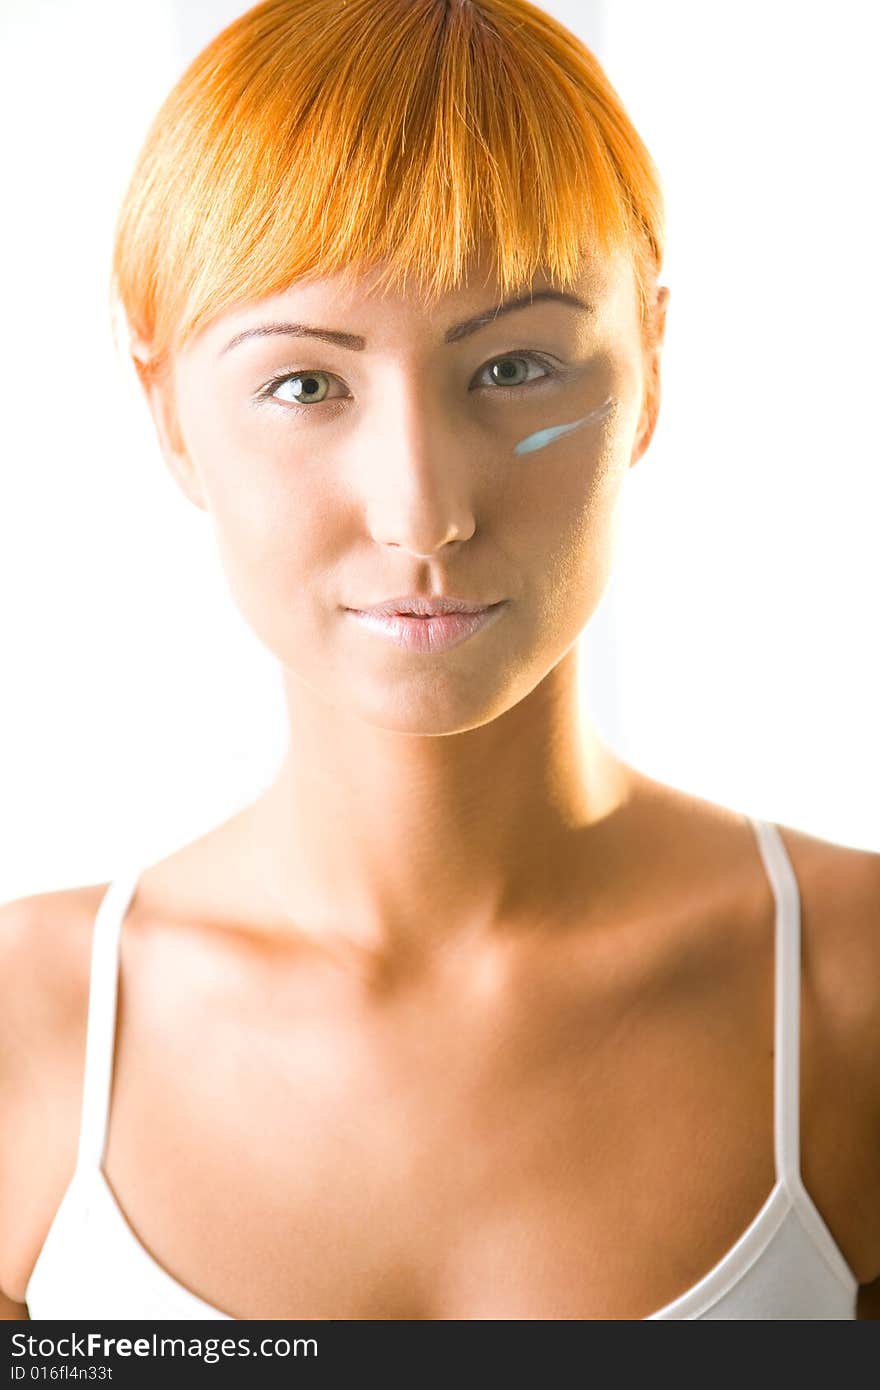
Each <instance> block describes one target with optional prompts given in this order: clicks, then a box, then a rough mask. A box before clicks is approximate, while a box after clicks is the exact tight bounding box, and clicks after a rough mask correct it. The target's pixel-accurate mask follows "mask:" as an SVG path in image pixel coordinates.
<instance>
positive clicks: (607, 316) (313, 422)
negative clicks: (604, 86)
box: [148, 260, 666, 734]
mask: <svg viewBox="0 0 880 1390" xmlns="http://www.w3.org/2000/svg"><path fill="white" fill-rule="evenodd" d="M371 279H372V277H370V278H365V279H363V280H359V281H358V282H357V285H356V288H351V287H347V288H346V287H343V284H342V281H341V277H335V278H331V279H323V280H320V281H318V280H315V281H312V282H308V283H307V282H298V283H297V284H296V285H295V286H294V287H293V288H292V289H290V290H289V291H287V292H285V293H282V294H277V295H273V296H271V297H269V298H266V299H263V300H261V301H259V302H251V303H247V304H244V305H240V306H237V307H236V308H235V309H233V310H230V311H229V312H227V313H225V314H223V315H222V316H220V317H218V318H216V319H214V320H213V321H212V322H211V323H210V324H209V325H208V326H207V328H205V329H204V330H203V331H202V332H201V333H199V334H198V335H197V336H196V337H195V338H194V339H192V340H191V341H190V343H189V344H188V345H187V346H186V347H185V349H184V350H183V351H182V352H181V353H180V354H179V355H178V356H177V358H176V360H175V362H174V364H173V370H172V378H171V386H172V389H173V396H174V398H175V399H176V422H177V426H178V431H177V432H175V428H174V424H173V421H174V418H175V417H174V413H173V412H174V406H173V405H172V402H171V394H170V393H169V391H168V390H167V387H166V388H160V387H153V388H151V389H150V390H149V393H148V394H149V399H150V405H151V409H152V410H153V414H154V417H155V419H156V424H157V429H158V431H159V436H160V442H161V444H162V449H163V453H164V455H165V458H166V461H167V463H168V465H169V467H170V468H171V470H172V473H173V474H174V476H175V478H176V479H177V481H178V483H179V484H180V485H181V487H182V488H183V490H184V491H185V493H186V495H187V496H188V497H189V498H190V499H191V500H192V501H193V502H194V503H195V504H196V505H197V506H199V507H202V508H204V509H205V510H207V512H208V513H209V514H210V517H211V519H212V522H213V525H214V528H215V534H216V537H217V543H218V548H219V553H220V557H221V561H222V563H223V566H224V569H225V572H226V575H227V580H228V583H229V586H230V590H231V593H232V595H233V598H234V600H235V601H236V603H237V606H238V607H239V610H240V611H241V614H242V616H243V617H244V619H245V621H246V622H247V623H248V624H249V626H250V627H251V628H252V630H253V631H254V633H255V634H256V636H257V637H258V638H259V639H260V640H261V641H262V642H263V644H264V645H265V646H266V647H268V648H269V650H270V651H271V652H273V653H274V655H275V656H276V657H277V658H278V660H279V661H280V662H281V664H282V666H283V667H284V668H285V671H286V672H287V673H289V674H290V675H293V676H295V677H297V678H298V679H299V680H300V681H302V682H304V683H305V684H306V685H307V686H308V687H310V688H311V690H312V691H313V692H314V693H315V694H316V695H317V696H318V697H319V698H320V699H322V700H324V701H326V702H329V704H331V705H333V706H336V707H338V708H342V709H344V710H345V711H346V712H348V713H351V714H353V715H355V716H356V717H358V718H361V719H363V720H365V721H367V722H370V723H373V724H376V725H378V726H381V727H383V728H386V729H393V730H397V731H401V732H412V733H435V734H439V733H447V732H456V731H461V730H463V729H466V728H470V727H475V726H476V725H478V724H482V723H484V722H486V721H487V720H489V719H492V718H494V717H497V715H499V714H501V713H503V712H504V711H505V710H506V709H508V708H510V707H512V706H513V705H514V704H516V703H517V702H518V701H520V700H521V699H523V698H524V696H526V695H527V694H528V693H529V692H530V691H531V690H533V689H534V688H535V686H536V685H538V683H539V682H540V681H541V680H542V679H543V678H544V677H545V676H546V675H547V674H548V673H549V672H550V671H551V670H552V669H553V668H554V666H556V664H557V663H558V662H559V661H560V660H561V658H562V657H563V656H564V655H565V653H566V652H567V651H568V650H569V649H570V647H571V646H572V645H573V643H574V642H575V640H576V639H577V637H578V635H579V633H580V632H581V630H582V629H583V627H584V625H585V624H586V622H587V621H588V620H589V618H590V616H591V614H592V613H593V611H594V609H595V608H596V606H597V604H598V602H599V600H600V598H601V596H602V592H603V590H604V587H605V583H606V579H607V577H608V573H609V569H610V564H611V558H612V550H613V545H612V542H613V531H614V526H613V522H614V510H615V504H616V501H617V498H618V494H619V490H620V486H621V482H622V479H623V477H624V476H625V474H626V470H627V469H628V468H629V467H630V465H631V464H632V463H634V462H635V461H636V460H637V458H639V457H640V456H641V454H642V453H643V452H644V450H645V449H646V448H647V445H648V443H649V442H650V436H651V433H652V432H653V426H654V420H655V413H654V411H652V410H650V409H649V408H648V402H647V390H646V388H647V385H648V379H649V377H650V376H651V373H652V371H654V370H655V368H656V358H655V359H652V362H653V364H654V365H652V363H649V362H648V361H647V360H646V358H645V355H644V350H643V347H642V339H641V335H640V328H639V321H638V305H637V294H636V288H635V282H634V279H633V275H632V272H631V270H630V269H629V267H628V266H627V264H626V263H625V262H624V261H622V260H621V261H614V262H610V263H605V264H602V265H600V266H596V267H594V268H592V269H591V270H589V271H586V272H585V273H584V276H583V278H582V281H581V282H580V283H579V284H578V285H577V286H576V289H575V292H576V294H577V296H578V297H579V298H581V299H582V300H583V301H584V303H585V304H586V305H588V306H591V308H589V309H585V308H580V307H577V306H573V305H571V304H569V303H563V302H560V301H559V300H553V299H538V298H537V297H535V298H534V302H533V303H532V304H531V305H528V304H527V305H526V306H525V307H521V308H517V309H515V310H512V311H510V312H506V313H498V314H496V315H494V317H493V313H492V312H490V313H489V314H488V315H487V316H485V317H484V321H482V322H481V323H480V324H479V325H471V326H470V328H461V327H457V326H459V325H461V324H462V323H463V322H464V321H465V320H468V319H473V318H474V317H475V316H477V315H481V316H484V315H485V311H486V310H490V311H494V309H495V308H497V306H498V305H499V303H500V302H501V296H500V295H499V293H498V290H497V283H496V282H495V281H494V280H492V279H485V280H483V279H479V280H477V279H474V278H473V277H472V278H470V279H469V280H468V288H466V289H462V290H458V291H455V292H453V293H450V294H449V295H447V296H446V297H445V298H443V299H442V300H439V301H437V302H436V303H435V304H434V305H433V306H432V307H431V308H430V309H429V308H428V307H426V303H425V302H424V301H422V300H420V299H419V298H417V297H415V296H414V295H413V294H412V293H410V292H408V293H407V294H406V295H405V296H400V295H395V294H391V293H390V292H389V293H384V294H382V295H381V296H380V295H377V294H375V293H371ZM473 284H481V285H482V286H483V287H482V288H477V289H474V288H470V286H471V285H473ZM548 286H549V281H547V280H544V279H536V281H535V282H534V283H533V285H532V294H533V296H537V295H538V293H539V291H540V290H541V289H544V288H547V287H548ZM665 294H666V292H665V291H664V292H663V301H664V303H663V309H662V310H661V311H660V312H665ZM511 297H513V296H511ZM267 325H300V326H301V327H300V331H299V332H297V333H294V332H293V331H287V332H281V331H272V332H265V331H261V332H253V331H252V330H258V329H260V330H264V329H265V328H266V326H267ZM303 326H309V328H310V330H318V329H320V330H332V333H333V335H334V340H333V341H331V340H330V334H329V332H328V333H324V334H322V333H318V332H316V331H310V332H309V333H308V334H306V333H305V332H304V328H303ZM453 328H456V331H455V332H452V331H451V330H452V329H453ZM660 332H661V336H662V323H661V329H660ZM245 335H247V336H245ZM654 380H655V382H656V381H657V378H656V377H655V378H654ZM609 400H610V402H611V404H610V407H609V408H608V409H606V411H605V413H604V414H601V413H599V414H597V416H596V418H595V419H593V420H590V421H588V422H587V423H586V424H582V425H580V426H579V427H578V428H577V429H575V430H572V431H571V432H570V433H565V432H560V434H559V435H558V436H556V437H555V438H553V439H552V440H551V442H549V443H546V444H542V445H541V446H540V447H536V448H533V449H532V451H530V452H523V453H520V454H517V453H515V452H514V450H515V446H516V445H517V444H518V443H520V442H521V441H523V440H525V439H527V438H529V437H530V436H533V435H535V433H536V432H537V431H541V430H544V429H546V428H548V427H552V426H556V425H564V424H568V423H571V422H575V421H578V420H582V419H583V418H584V417H585V416H588V415H589V414H590V412H591V411H594V410H597V408H598V407H600V406H602V405H603V403H605V402H607V401H609ZM539 438H544V436H539ZM533 442H534V441H533ZM409 594H418V595H424V596H429V597H430V596H433V595H438V594H439V595H441V596H447V595H451V596H454V597H458V598H464V599H466V600H468V601H472V602H474V603H497V602H499V601H501V600H503V601H504V602H503V606H502V607H501V608H499V609H498V610H497V613H496V615H495V617H494V619H493V621H491V622H489V623H488V624H486V625H484V626H483V627H482V628H481V629H480V630H478V631H477V632H476V633H475V634H474V635H473V636H471V637H469V638H467V640H464V641H460V642H458V643H457V645H454V646H452V647H449V648H447V649H444V650H435V651H430V652H424V651H414V650H411V649H408V648H405V647H401V646H398V645H396V644H394V643H392V642H391V641H390V640H388V638H387V637H385V636H383V635H381V634H379V633H377V632H376V631H375V630H373V629H371V628H370V627H368V626H366V625H365V624H363V623H362V622H361V621H360V620H358V619H356V618H355V617H354V615H353V614H352V613H351V612H350V611H348V610H350V609H361V608H364V607H368V606H370V605H373V604H376V603H379V602H382V601H384V600H386V599H389V598H394V597H398V596H401V595H409Z"/></svg>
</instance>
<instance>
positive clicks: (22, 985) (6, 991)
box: [0, 883, 108, 1075]
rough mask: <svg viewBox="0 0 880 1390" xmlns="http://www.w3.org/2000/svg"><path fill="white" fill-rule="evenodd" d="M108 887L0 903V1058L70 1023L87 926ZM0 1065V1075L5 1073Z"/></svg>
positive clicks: (78, 995) (81, 977) (84, 971)
mask: <svg viewBox="0 0 880 1390" xmlns="http://www.w3.org/2000/svg"><path fill="white" fill-rule="evenodd" d="M107 887H108V885H107V884H106V883H104V884H89V885H83V886H79V887H75V888H64V889H55V890H52V891H49V892H43V893H33V894H28V895H27V896H24V897H20V898H13V899H11V900H10V901H7V902H4V903H2V904H0V1018H2V1019H3V1020H4V1022H3V1024H2V1026H0V1058H2V1059H4V1060H5V1059H9V1058H10V1057H12V1058H14V1056H15V1054H16V1053H18V1052H20V1051H21V1050H22V1049H24V1048H26V1049H27V1050H28V1052H30V1048H31V1047H32V1046H33V1044H34V1043H35V1042H36V1041H37V1040H38V1039H39V1038H40V1037H43V1038H45V1037H46V1036H47V1035H51V1034H53V1033H54V1032H55V1031H56V1030H57V1029H59V1028H62V1027H64V1026H65V1024H66V1023H68V1022H69V1020H70V1011H71V1006H73V1007H74V1011H77V1010H76V1005H77V1004H78V1002H79V1001H80V1000H81V999H82V998H83V997H84V995H85V994H87V991H88V978H89V965H90V947H91V940H92V927H93V926H94V921H95V915H96V913H97V910H98V907H99V905H100V902H101V898H102V896H103V894H104V892H105V891H106V889H107ZM7 1074H8V1073H7V1070H6V1067H5V1065H4V1064H3V1062H2V1061H0V1075H7Z"/></svg>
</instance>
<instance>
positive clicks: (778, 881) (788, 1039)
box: [749, 816, 801, 1195]
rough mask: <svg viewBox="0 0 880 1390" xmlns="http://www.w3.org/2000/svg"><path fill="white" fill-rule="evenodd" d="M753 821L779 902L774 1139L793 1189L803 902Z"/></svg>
mask: <svg viewBox="0 0 880 1390" xmlns="http://www.w3.org/2000/svg"><path fill="white" fill-rule="evenodd" d="M749 819H750V820H751V822H752V826H753V828H754V831H755V834H756V836H757V839H758V845H759V848H760V851H761V857H762V859H763V861H764V867H765V869H766V871H767V876H768V878H769V880H770V886H771V888H772V890H773V897H774V899H775V902H776V925H775V967H774V976H775V986H774V1022H773V1036H774V1050H773V1143H774V1154H775V1162H776V1181H777V1183H781V1184H782V1185H783V1186H784V1187H786V1188H787V1189H788V1191H789V1194H790V1195H791V1194H792V1192H793V1191H794V1190H795V1189H799V1188H800V1185H801V1175H800V997H801V988H800V986H801V905H800V893H799V891H798V885H797V879H796V878H795V873H794V869H793V867H792V863H791V859H790V858H789V855H788V851H787V850H786V848H785V844H784V842H783V839H782V836H781V835H780V833H779V830H778V828H777V826H776V825H774V824H773V822H772V821H766V820H762V819H761V818H759V817H757V816H752V817H750V818H749Z"/></svg>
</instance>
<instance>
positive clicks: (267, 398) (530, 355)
mask: <svg viewBox="0 0 880 1390" xmlns="http://www.w3.org/2000/svg"><path fill="white" fill-rule="evenodd" d="M517 357H518V358H524V359H525V360H526V361H528V362H535V363H537V365H538V366H539V367H543V368H544V370H545V371H546V373H547V376H546V377H540V378H538V380H536V381H521V382H519V383H518V384H516V385H514V386H499V385H497V384H496V385H494V386H479V387H477V390H479V391H492V392H495V393H496V394H497V393H498V392H499V391H500V392H502V393H505V394H506V393H508V392H511V393H513V394H514V395H515V394H516V393H517V392H518V391H520V392H521V391H523V390H524V389H527V388H528V387H530V386H539V385H541V384H542V383H543V382H544V381H548V380H556V381H558V380H560V379H561V378H562V377H564V376H565V375H566V373H565V372H564V371H563V370H562V369H561V368H560V367H558V366H557V365H556V364H555V363H554V362H551V361H550V360H549V359H548V358H546V357H544V356H542V354H540V353H537V352H530V351H523V352H519V351H517V352H504V353H502V354H501V355H500V356H499V357H493V358H491V360H490V361H488V362H487V363H486V364H485V366H484V367H481V368H480V373H482V372H484V371H486V369H487V368H488V367H492V366H494V365H495V363H496V362H506V361H507V360H508V359H509V358H517ZM312 370H313V371H314V373H315V375H318V374H319V369H318V368H313V369H312ZM480 373H478V375H479V374H480ZM308 374H309V368H308V367H297V368H294V369H293V370H288V371H285V372H281V373H280V374H279V375H278V376H274V377H272V379H271V381H267V382H266V385H265V386H264V387H262V389H261V390H260V391H258V392H257V400H258V402H259V403H260V404H264V403H266V402H269V403H270V404H275V405H279V406H280V407H281V408H282V410H286V411H290V412H292V413H293V414H294V415H309V414H310V413H311V412H312V411H314V410H315V408H316V406H319V405H339V404H340V403H341V402H342V401H343V400H344V399H345V398H344V397H342V396H336V397H334V398H333V399H332V400H326V401H314V402H313V403H312V404H311V405H295V404H293V402H291V401H273V397H272V393H273V391H275V389H276V388H277V387H278V386H280V385H281V384H282V383H283V382H285V381H290V380H291V378H292V377H297V376H308ZM320 375H321V376H327V377H333V373H332V372H325V371H323V370H321V371H320ZM334 379H335V380H338V378H334Z"/></svg>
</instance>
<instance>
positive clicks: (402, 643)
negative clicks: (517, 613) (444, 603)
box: [347, 599, 507, 652]
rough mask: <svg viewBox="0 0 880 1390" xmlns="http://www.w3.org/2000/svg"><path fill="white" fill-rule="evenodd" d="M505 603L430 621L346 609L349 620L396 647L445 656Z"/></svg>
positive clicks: (495, 614) (490, 621)
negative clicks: (445, 653)
mask: <svg viewBox="0 0 880 1390" xmlns="http://www.w3.org/2000/svg"><path fill="white" fill-rule="evenodd" d="M506 606H507V600H506V599H505V600H503V601H502V602H501V603H492V604H490V605H489V606H488V607H486V608H481V609H480V611H479V612H478V613H436V614H433V615H431V616H430V617H424V618H417V617H407V616H405V615H404V614H401V613H393V614H388V615H380V614H378V613H362V612H361V611H360V610H359V609H357V608H349V609H348V610H347V611H348V613H349V616H350V617H352V618H354V619H355V620H356V621H357V622H359V623H361V624H362V625H363V626H364V627H368V628H370V629H371V630H372V631H373V632H376V633H378V634H379V636H380V637H385V638H387V640H388V641H389V642H396V643H397V645H398V646H399V647H407V648H408V649H409V650H410V651H414V652H444V651H448V650H449V648H450V647H457V646H458V644H459V642H464V641H466V639H467V638H468V637H473V635H474V633H475V632H479V631H480V630H481V629H482V628H484V627H486V626H487V625H488V624H489V623H492V622H494V621H495V619H496V618H497V617H498V616H499V615H500V614H501V613H502V611H503V610H504V608H505V607H506Z"/></svg>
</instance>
